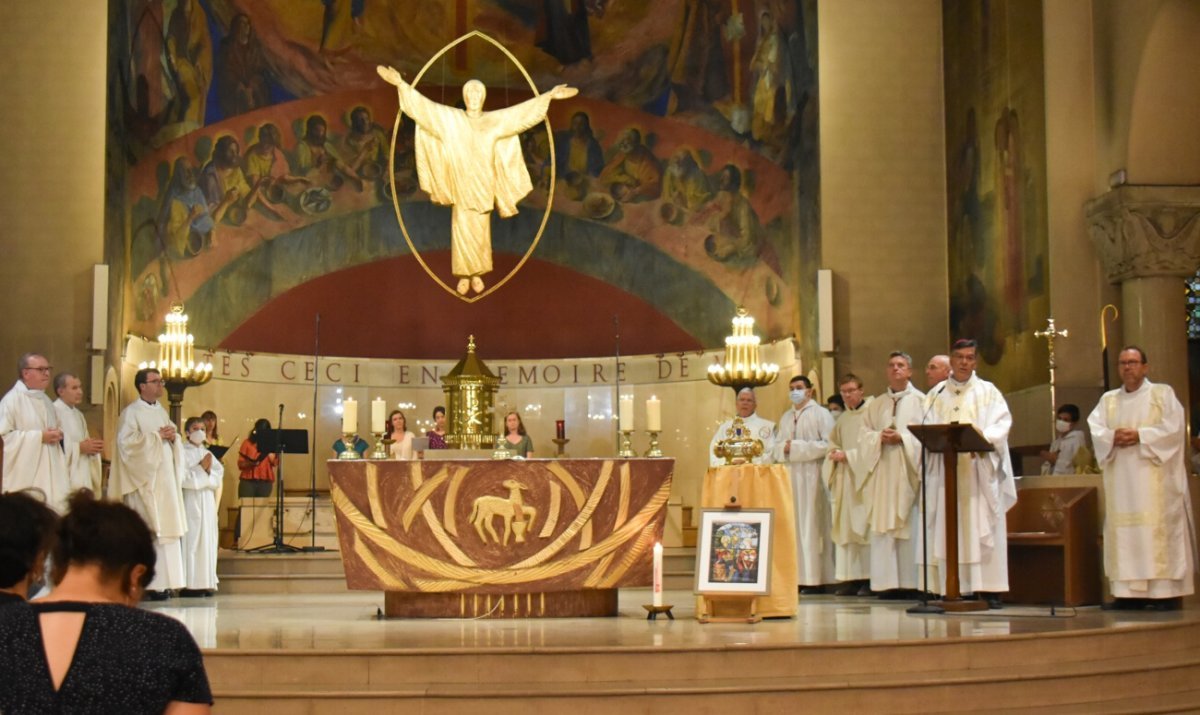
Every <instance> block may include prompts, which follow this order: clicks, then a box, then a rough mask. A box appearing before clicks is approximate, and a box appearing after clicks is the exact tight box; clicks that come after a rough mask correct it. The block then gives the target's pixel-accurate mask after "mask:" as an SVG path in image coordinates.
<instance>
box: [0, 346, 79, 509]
mask: <svg viewBox="0 0 1200 715" xmlns="http://www.w3.org/2000/svg"><path fill="white" fill-rule="evenodd" d="M17 378H18V379H17V383H16V384H15V385H13V386H12V389H11V390H9V391H8V394H7V395H5V396H4V398H3V399H0V436H2V437H3V439H4V472H3V474H4V477H3V478H4V482H3V488H4V491H6V492H17V491H21V490H22V489H38V490H40V491H41V492H42V494H44V495H45V497H46V503H47V504H49V505H50V507H51V508H53V509H54V510H55V511H57V512H59V513H62V512H63V510H65V509H66V506H67V495H68V494H70V482H69V480H68V477H67V460H66V455H64V454H63V445H62V441H63V432H62V429H60V428H59V424H58V413H57V412H55V411H54V404H53V403H52V402H50V398H49V397H47V396H46V388H47V387H48V386H49V385H50V361H49V360H47V359H46V357H45V356H44V355H39V354H37V353H26V354H25V355H22V356H21V359H20V360H19V361H18V362H17Z"/></svg>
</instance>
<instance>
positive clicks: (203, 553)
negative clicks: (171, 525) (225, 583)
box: [183, 442, 225, 591]
mask: <svg viewBox="0 0 1200 715" xmlns="http://www.w3.org/2000/svg"><path fill="white" fill-rule="evenodd" d="M211 454H212V453H211V452H209V451H208V449H207V448H205V447H203V446H200V447H197V446H196V445H194V444H192V443H190V442H186V443H184V445H183V464H184V469H185V472H184V477H183V511H184V515H185V516H186V518H187V531H186V532H185V533H184V535H183V566H184V569H183V570H184V573H185V574H186V578H187V584H186V585H185V588H190V589H196V590H200V591H203V590H212V589H215V588H216V587H217V537H218V533H217V532H218V526H217V494H218V492H219V490H220V488H221V482H222V480H223V479H224V478H225V467H223V466H222V465H221V460H219V459H217V458H216V456H215V455H214V456H213V458H212V465H211V467H210V468H209V471H207V472H206V471H204V467H202V466H200V462H202V461H203V460H204V457H205V456H206V455H211Z"/></svg>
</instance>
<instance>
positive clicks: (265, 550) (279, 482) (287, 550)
mask: <svg viewBox="0 0 1200 715" xmlns="http://www.w3.org/2000/svg"><path fill="white" fill-rule="evenodd" d="M286 452H287V450H286V449H285V448H284V446H283V405H280V406H279V421H278V422H276V423H275V456H276V458H277V461H276V464H275V467H276V469H275V482H276V489H275V538H274V540H272V541H271V543H269V544H264V545H263V546H260V547H258V548H256V549H250V550H249V553H255V554H294V553H297V552H299V551H300V550H301V549H299V548H297V547H295V546H292V545H291V544H285V543H283V455H284V454H285V453H286ZM314 523H315V518H314Z"/></svg>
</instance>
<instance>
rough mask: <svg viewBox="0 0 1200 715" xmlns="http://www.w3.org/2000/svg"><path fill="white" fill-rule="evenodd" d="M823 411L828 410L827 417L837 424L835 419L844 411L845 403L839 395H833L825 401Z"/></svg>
mask: <svg viewBox="0 0 1200 715" xmlns="http://www.w3.org/2000/svg"><path fill="white" fill-rule="evenodd" d="M825 409H827V410H829V416H830V417H832V418H833V421H834V422H837V419H838V418H839V417H841V416H842V413H843V412H845V411H846V401H845V400H843V399H842V396H841V395H833V396H832V397H830V398H829V399H828V400H825Z"/></svg>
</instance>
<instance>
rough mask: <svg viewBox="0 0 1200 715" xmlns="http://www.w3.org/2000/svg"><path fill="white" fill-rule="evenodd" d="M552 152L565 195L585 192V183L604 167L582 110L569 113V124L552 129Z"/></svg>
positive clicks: (602, 155) (600, 152)
mask: <svg viewBox="0 0 1200 715" xmlns="http://www.w3.org/2000/svg"><path fill="white" fill-rule="evenodd" d="M554 154H555V156H556V158H557V161H558V166H557V167H556V168H557V170H558V178H559V181H565V182H566V183H567V195H568V196H570V197H571V198H573V199H575V200H579V199H582V198H583V197H584V195H585V194H586V193H587V189H588V183H589V181H590V178H591V177H593V176H599V175H600V170H601V169H603V168H604V150H603V149H601V148H600V142H598V141H597V140H596V135H595V133H593V132H592V121H591V118H590V117H588V115H587V113H586V112H575V114H573V115H571V128H570V129H568V130H566V131H561V132H555V133H554Z"/></svg>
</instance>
